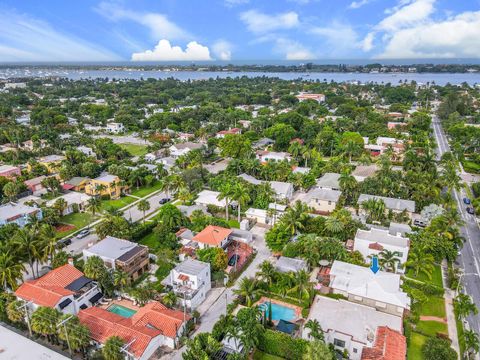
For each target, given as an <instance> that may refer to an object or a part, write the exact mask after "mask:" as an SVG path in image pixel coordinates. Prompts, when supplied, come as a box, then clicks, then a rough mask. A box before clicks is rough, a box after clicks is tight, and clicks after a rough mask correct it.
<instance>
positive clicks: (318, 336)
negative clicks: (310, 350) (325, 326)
mask: <svg viewBox="0 0 480 360" xmlns="http://www.w3.org/2000/svg"><path fill="white" fill-rule="evenodd" d="M305 327H306V328H307V329H309V330H310V333H309V334H308V337H309V338H313V339H315V340H320V341H323V339H324V335H323V330H322V327H321V325H320V323H319V322H318V320H317V319H313V320H312V319H310V320H308V321H307V323H306V324H305Z"/></svg>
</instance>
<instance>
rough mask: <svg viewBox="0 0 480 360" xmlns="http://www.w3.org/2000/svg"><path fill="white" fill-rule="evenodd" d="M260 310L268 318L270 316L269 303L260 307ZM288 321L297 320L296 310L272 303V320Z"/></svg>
mask: <svg viewBox="0 0 480 360" xmlns="http://www.w3.org/2000/svg"><path fill="white" fill-rule="evenodd" d="M258 307H259V308H260V310H262V311H265V312H266V314H267V318H268V316H269V313H268V312H269V303H268V302H264V303H262V304H260V305H258ZM281 319H283V320H286V321H294V320H295V319H296V316H295V310H294V309H292V308H291V307H288V306H283V305H279V304H275V303H272V320H277V321H278V320H281Z"/></svg>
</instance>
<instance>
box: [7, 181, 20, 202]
mask: <svg viewBox="0 0 480 360" xmlns="http://www.w3.org/2000/svg"><path fill="white" fill-rule="evenodd" d="M18 190H19V186H18V185H17V184H16V183H14V182H12V181H10V182H8V183H6V184H5V185H4V186H3V194H4V195H5V196H6V197H7V198H8V201H14V200H15V199H16V197H17V195H18Z"/></svg>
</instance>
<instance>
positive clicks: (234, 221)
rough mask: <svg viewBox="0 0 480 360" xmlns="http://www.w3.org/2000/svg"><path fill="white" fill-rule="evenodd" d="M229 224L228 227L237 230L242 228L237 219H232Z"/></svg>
mask: <svg viewBox="0 0 480 360" xmlns="http://www.w3.org/2000/svg"><path fill="white" fill-rule="evenodd" d="M227 222H228V225H229V226H230V227H232V228H236V229H239V228H240V223H239V222H238V221H237V220H235V219H230V220H228V221H227Z"/></svg>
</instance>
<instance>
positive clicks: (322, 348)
mask: <svg viewBox="0 0 480 360" xmlns="http://www.w3.org/2000/svg"><path fill="white" fill-rule="evenodd" d="M306 348H307V349H306V350H307V351H306V352H305V353H304V354H303V356H302V360H333V359H336V357H335V356H334V355H333V353H332V351H331V350H330V349H329V348H328V346H327V345H326V344H325V343H324V342H323V341H319V340H314V341H310V342H308V344H307V346H306Z"/></svg>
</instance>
